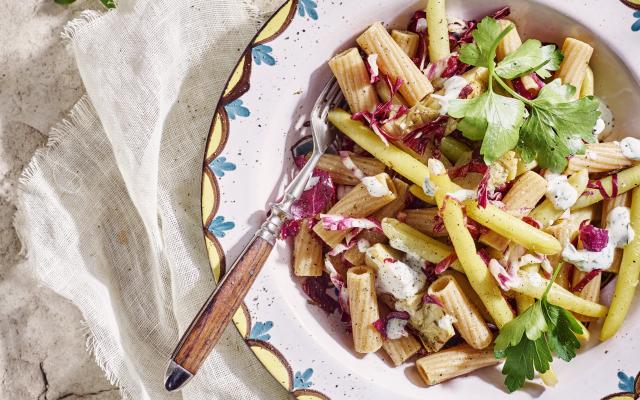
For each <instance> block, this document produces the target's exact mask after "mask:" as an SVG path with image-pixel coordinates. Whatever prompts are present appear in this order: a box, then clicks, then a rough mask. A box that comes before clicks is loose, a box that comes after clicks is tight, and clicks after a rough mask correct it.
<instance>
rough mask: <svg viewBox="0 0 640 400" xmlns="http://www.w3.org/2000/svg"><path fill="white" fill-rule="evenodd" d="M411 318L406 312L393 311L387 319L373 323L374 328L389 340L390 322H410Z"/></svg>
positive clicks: (383, 318)
mask: <svg viewBox="0 0 640 400" xmlns="http://www.w3.org/2000/svg"><path fill="white" fill-rule="evenodd" d="M409 318H410V316H409V313H408V312H406V311H391V312H390V313H389V314H387V315H386V316H385V317H382V318H380V319H378V320H376V321H374V322H373V327H374V328H376V330H377V331H378V332H380V334H381V335H382V337H384V338H385V339H386V338H387V326H388V324H389V321H391V320H392V319H401V320H403V321H408V320H409Z"/></svg>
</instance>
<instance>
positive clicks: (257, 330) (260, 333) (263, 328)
mask: <svg viewBox="0 0 640 400" xmlns="http://www.w3.org/2000/svg"><path fill="white" fill-rule="evenodd" d="M271 328H273V322H272V321H265V322H259V321H258V322H256V324H255V325H254V326H253V328H251V332H250V333H249V339H253V340H262V341H265V342H268V341H269V339H271V335H269V334H268V333H267V332H269V331H270V330H271Z"/></svg>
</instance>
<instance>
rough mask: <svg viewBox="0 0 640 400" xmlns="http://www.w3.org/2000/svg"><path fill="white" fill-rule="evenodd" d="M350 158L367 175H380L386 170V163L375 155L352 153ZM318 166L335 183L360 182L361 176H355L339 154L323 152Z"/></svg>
mask: <svg viewBox="0 0 640 400" xmlns="http://www.w3.org/2000/svg"><path fill="white" fill-rule="evenodd" d="M350 158H351V160H352V161H353V163H354V164H355V165H356V166H357V167H358V168H359V169H360V170H361V171H362V172H363V173H364V174H365V175H367V176H372V175H378V174H381V173H383V172H384V169H385V167H384V164H383V163H381V162H380V161H378V160H376V159H375V158H373V157H362V156H356V155H351V156H350ZM316 168H318V169H321V170H323V171H327V172H328V173H329V175H330V176H331V179H332V180H333V183H336V184H338V185H357V184H358V183H360V178H358V177H357V176H355V175H354V173H353V171H351V170H349V168H347V167H346V166H345V165H344V163H343V162H342V159H341V158H340V156H338V155H337V154H323V155H322V157H320V160H319V161H318V164H317V165H316Z"/></svg>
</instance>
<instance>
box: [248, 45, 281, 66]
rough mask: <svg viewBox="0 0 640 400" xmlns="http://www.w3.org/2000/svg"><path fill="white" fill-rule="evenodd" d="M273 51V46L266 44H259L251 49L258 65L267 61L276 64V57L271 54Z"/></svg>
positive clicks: (254, 60) (268, 63)
mask: <svg viewBox="0 0 640 400" xmlns="http://www.w3.org/2000/svg"><path fill="white" fill-rule="evenodd" d="M272 51H273V48H272V47H271V46H267V45H266V44H259V45H257V46H256V47H254V48H253V49H252V50H251V56H252V57H253V62H255V63H256V65H262V63H265V64H267V65H275V64H276V59H275V58H273V56H272V55H271V52H272Z"/></svg>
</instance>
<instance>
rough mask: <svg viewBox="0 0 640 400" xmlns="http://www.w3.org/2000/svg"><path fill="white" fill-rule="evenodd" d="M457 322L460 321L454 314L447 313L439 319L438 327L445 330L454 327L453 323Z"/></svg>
mask: <svg viewBox="0 0 640 400" xmlns="http://www.w3.org/2000/svg"><path fill="white" fill-rule="evenodd" d="M455 322H458V321H456V319H455V318H454V317H453V316H451V315H449V314H445V315H444V316H443V317H442V318H440V319H439V320H438V328H440V329H443V330H450V329H453V324H454V323H455Z"/></svg>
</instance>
